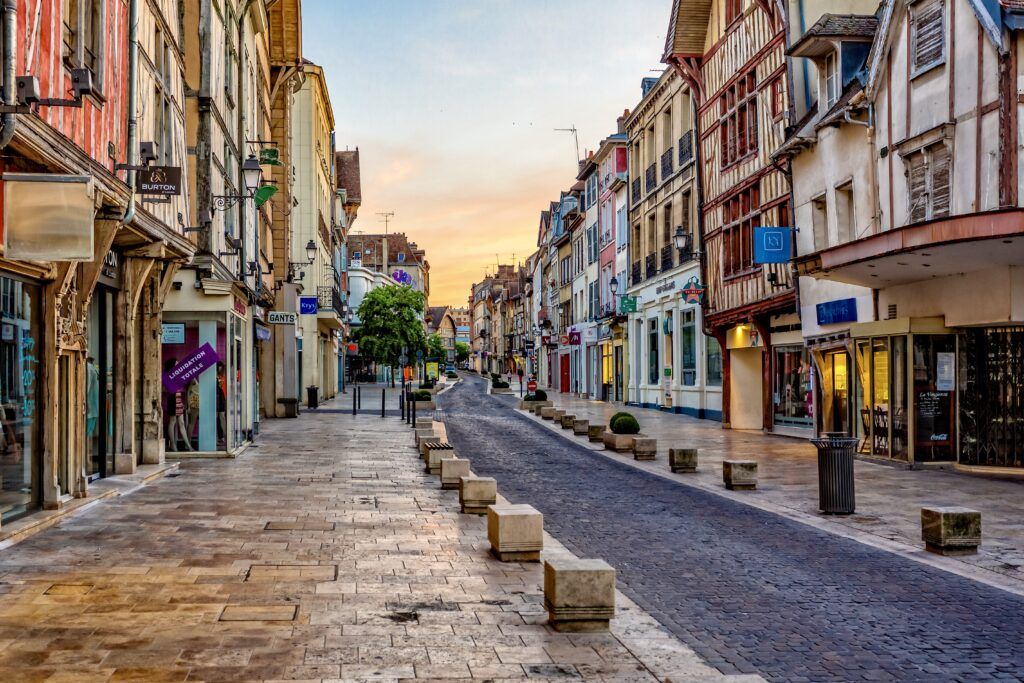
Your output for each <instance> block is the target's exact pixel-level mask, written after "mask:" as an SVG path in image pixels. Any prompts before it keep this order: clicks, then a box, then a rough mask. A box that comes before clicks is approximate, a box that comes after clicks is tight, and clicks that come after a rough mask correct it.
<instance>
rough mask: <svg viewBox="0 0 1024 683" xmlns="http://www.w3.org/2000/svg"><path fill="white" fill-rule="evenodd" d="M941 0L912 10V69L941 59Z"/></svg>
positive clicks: (942, 47)
mask: <svg viewBox="0 0 1024 683" xmlns="http://www.w3.org/2000/svg"><path fill="white" fill-rule="evenodd" d="M942 5H943V0H933V1H932V2H929V3H927V4H923V5H922V6H921V7H920V9H918V10H917V11H915V12H914V71H920V70H922V69H925V68H927V67H929V66H932V65H933V64H937V63H939V62H941V61H942V59H943V57H944V54H945V36H944V35H943V30H942V28H943V23H944V22H943V18H942V10H943V7H942Z"/></svg>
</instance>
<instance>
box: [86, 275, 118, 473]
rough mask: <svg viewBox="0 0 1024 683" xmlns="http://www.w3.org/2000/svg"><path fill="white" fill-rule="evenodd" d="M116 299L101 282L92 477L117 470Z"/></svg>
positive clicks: (95, 329) (90, 390)
mask: <svg viewBox="0 0 1024 683" xmlns="http://www.w3.org/2000/svg"><path fill="white" fill-rule="evenodd" d="M114 299H115V293H114V291H113V290H111V289H108V288H107V287H104V286H102V285H99V286H97V288H96V294H95V295H94V296H93V300H92V305H91V306H90V307H89V351H88V355H87V356H86V359H85V407H86V411H85V439H86V441H85V443H86V450H87V453H86V459H85V472H86V476H87V477H88V478H89V479H90V480H92V479H96V478H99V477H106V476H108V475H110V474H113V471H114V441H115V440H114V415H115V406H114V367H115V366H114V310H115V309H114Z"/></svg>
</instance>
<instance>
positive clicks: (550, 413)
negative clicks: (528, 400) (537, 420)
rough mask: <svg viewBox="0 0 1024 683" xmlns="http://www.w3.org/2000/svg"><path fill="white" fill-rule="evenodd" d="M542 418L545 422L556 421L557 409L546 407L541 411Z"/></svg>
mask: <svg viewBox="0 0 1024 683" xmlns="http://www.w3.org/2000/svg"><path fill="white" fill-rule="evenodd" d="M540 416H541V418H543V419H545V420H553V419H555V409H554V408H553V407H552V406H544V407H543V408H541V409H540Z"/></svg>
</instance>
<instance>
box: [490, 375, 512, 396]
mask: <svg viewBox="0 0 1024 683" xmlns="http://www.w3.org/2000/svg"><path fill="white" fill-rule="evenodd" d="M511 392H512V389H510V388H509V385H508V382H503V381H501V380H500V379H496V380H494V381H492V382H491V393H495V394H508V393H511Z"/></svg>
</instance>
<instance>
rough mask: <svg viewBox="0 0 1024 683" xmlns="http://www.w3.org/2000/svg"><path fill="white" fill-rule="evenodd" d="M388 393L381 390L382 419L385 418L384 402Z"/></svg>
mask: <svg viewBox="0 0 1024 683" xmlns="http://www.w3.org/2000/svg"><path fill="white" fill-rule="evenodd" d="M387 391H388V390H387V389H381V390H380V416H381V417H384V401H385V396H384V395H385V394H386V393H387Z"/></svg>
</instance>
